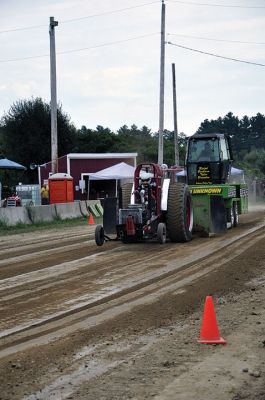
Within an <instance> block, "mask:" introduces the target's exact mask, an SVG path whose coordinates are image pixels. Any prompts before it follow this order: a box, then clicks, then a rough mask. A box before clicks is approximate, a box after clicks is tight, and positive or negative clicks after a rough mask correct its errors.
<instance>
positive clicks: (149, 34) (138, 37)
mask: <svg viewBox="0 0 265 400" xmlns="http://www.w3.org/2000/svg"><path fill="white" fill-rule="evenodd" d="M158 34H160V32H154V33H148V34H146V35H140V36H135V37H132V38H128V39H122V40H116V41H114V42H108V43H102V44H98V45H95V46H90V47H82V48H80V49H72V50H65V51H58V52H56V54H57V55H63V54H70V53H79V52H80V51H86V50H93V49H97V48H100V47H107V46H112V45H115V44H120V43H125V42H130V41H132V40H137V39H143V38H146V37H150V36H154V35H158ZM49 56H50V54H39V55H35V56H29V57H21V58H12V59H8V60H0V63H8V62H16V61H25V60H32V59H35V58H44V57H49Z"/></svg>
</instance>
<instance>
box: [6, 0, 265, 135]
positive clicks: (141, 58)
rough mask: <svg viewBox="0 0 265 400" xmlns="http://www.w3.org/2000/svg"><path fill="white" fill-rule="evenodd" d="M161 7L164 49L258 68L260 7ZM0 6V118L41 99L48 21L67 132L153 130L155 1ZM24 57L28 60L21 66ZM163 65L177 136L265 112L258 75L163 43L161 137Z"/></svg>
mask: <svg viewBox="0 0 265 400" xmlns="http://www.w3.org/2000/svg"><path fill="white" fill-rule="evenodd" d="M165 3H166V33H167V36H166V39H167V41H170V42H172V43H174V44H178V45H182V46H186V47H189V48H192V49H197V50H200V51H203V52H209V53H214V54H217V55H221V56H225V57H231V58H236V59H240V60H245V61H249V62H253V63H261V64H265V29H264V27H265V0H192V1H188V0H187V1H185V0H183V1H173V0H171V1H169V0H167V1H166V2H165ZM0 5H1V8H0V9H1V12H0V27H1V28H0V49H1V52H0V117H1V116H3V114H4V113H5V112H8V110H9V108H10V106H11V105H12V104H13V103H14V102H15V101H17V100H18V99H29V98H31V97H37V96H39V97H42V98H43V99H44V100H45V101H47V102H49V101H50V72H49V33H48V31H49V27H48V25H49V17H50V16H54V18H55V19H56V20H58V21H59V26H58V27H57V28H56V51H57V53H58V54H57V97H58V101H59V102H60V103H61V104H62V107H63V110H64V111H65V112H66V113H68V114H69V116H70V117H71V120H72V122H73V123H74V124H75V125H76V127H77V128H80V127H81V126H82V125H86V127H88V128H93V129H94V128H96V126H97V125H103V126H105V127H109V128H110V129H112V130H113V131H116V130H117V129H118V128H119V127H121V126H122V125H124V124H126V125H128V126H130V125H132V124H136V125H137V126H138V127H142V126H143V125H146V126H148V127H149V128H151V129H152V130H153V131H154V132H155V131H157V130H158V125H159V119H158V115H159V73H160V72H159V69H160V33H159V32H160V23H161V1H159V0H158V1H152V0H149V1H148V0H111V1H109V0H23V1H21V0H0ZM136 6H137V7H136ZM138 6H139V7H138ZM225 6H227V7H225ZM232 6H233V7H232ZM238 6H239V7H238ZM126 8H127V9H126ZM125 9H126V10H125ZM86 17H87V18H86ZM79 18H80V19H79ZM72 19H74V20H75V21H69V20H72ZM33 26H36V28H34V29H25V30H18V29H20V28H30V27H33ZM190 36H192V37H190ZM195 37H196V38H195ZM202 38H205V39H208V40H205V39H202ZM209 39H215V40H209ZM229 41H230V42H229ZM233 41H234V42H233ZM238 42H251V43H238ZM102 45H105V46H102ZM84 48H88V49H86V50H80V51H77V52H70V51H71V50H79V49H84ZM60 52H66V54H59V53H60ZM67 52H69V53H67ZM37 56H44V57H38V58H37ZM27 57H36V58H29V59H27V60H20V59H21V58H27ZM14 59H16V61H9V62H6V61H7V60H14ZM172 63H175V65H176V80H177V103H178V127H179V131H181V132H184V133H186V134H187V135H191V134H193V133H194V132H195V131H196V130H197V128H198V127H199V125H200V123H201V122H202V121H203V120H204V119H206V118H208V119H211V118H217V117H219V116H224V115H225V114H226V113H227V112H229V111H232V112H233V113H234V114H235V115H238V116H239V117H242V116H243V115H248V116H252V115H256V113H258V112H260V113H262V114H264V113H265V109H264V106H265V79H264V77H265V68H264V67H261V66H255V65H251V64H244V63H239V62H234V61H228V60H224V59H221V58H214V57H212V56H209V55H205V54H200V53H196V52H193V51H190V50H186V49H182V48H178V47H176V46H173V45H169V44H167V45H166V68H165V73H166V81H165V128H166V129H169V130H173V113H172V109H173V106H172V75H171V68H172V67H171V66H172Z"/></svg>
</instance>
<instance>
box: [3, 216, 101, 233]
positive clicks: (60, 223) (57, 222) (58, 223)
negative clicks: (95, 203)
mask: <svg viewBox="0 0 265 400" xmlns="http://www.w3.org/2000/svg"><path fill="white" fill-rule="evenodd" d="M94 222H95V225H96V224H102V218H95V217H94ZM84 225H88V219H87V218H85V217H82V218H72V219H65V220H62V219H60V218H56V219H54V220H53V221H50V222H39V223H36V224H31V225H26V224H22V223H18V224H16V225H14V226H8V225H7V224H6V223H5V222H4V221H0V236H5V235H17V234H20V233H27V232H29V233H30V232H35V231H42V230H45V229H64V228H66V227H71V226H72V227H74V226H84Z"/></svg>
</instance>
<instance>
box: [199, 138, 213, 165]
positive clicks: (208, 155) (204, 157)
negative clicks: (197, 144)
mask: <svg viewBox="0 0 265 400" xmlns="http://www.w3.org/2000/svg"><path fill="white" fill-rule="evenodd" d="M199 161H213V154H212V149H211V146H210V143H209V142H206V143H205V145H204V149H203V150H202V151H201V153H200V155H199Z"/></svg>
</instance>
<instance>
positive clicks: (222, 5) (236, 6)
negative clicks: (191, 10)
mask: <svg viewBox="0 0 265 400" xmlns="http://www.w3.org/2000/svg"><path fill="white" fill-rule="evenodd" d="M167 1H169V2H171V3H179V4H187V5H192V6H208V7H223V8H248V9H249V8H253V9H260V8H265V7H264V6H241V5H232V4H229V5H225V4H209V3H194V2H193V1H180V0H167Z"/></svg>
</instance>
